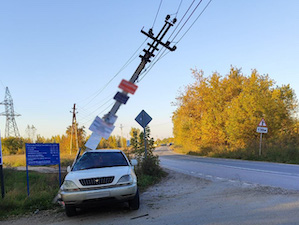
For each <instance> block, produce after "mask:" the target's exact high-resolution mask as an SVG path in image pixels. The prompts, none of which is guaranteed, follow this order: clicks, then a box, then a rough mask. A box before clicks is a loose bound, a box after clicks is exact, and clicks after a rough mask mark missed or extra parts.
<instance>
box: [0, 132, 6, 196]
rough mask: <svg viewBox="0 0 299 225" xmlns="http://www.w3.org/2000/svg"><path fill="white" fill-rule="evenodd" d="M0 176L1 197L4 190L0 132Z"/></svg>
mask: <svg viewBox="0 0 299 225" xmlns="http://www.w3.org/2000/svg"><path fill="white" fill-rule="evenodd" d="M0 177H1V195H2V198H4V196H5V191H4V176H3V158H2V144H1V133H0Z"/></svg>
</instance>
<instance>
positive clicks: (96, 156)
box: [73, 152, 128, 171]
mask: <svg viewBox="0 0 299 225" xmlns="http://www.w3.org/2000/svg"><path fill="white" fill-rule="evenodd" d="M113 166H128V162H127V160H126V159H125V157H124V155H123V154H122V153H121V152H86V153H85V154H84V155H82V156H81V158H80V159H79V160H78V161H77V162H76V163H75V165H74V167H73V171H77V170H86V169H93V168H103V167H113Z"/></svg>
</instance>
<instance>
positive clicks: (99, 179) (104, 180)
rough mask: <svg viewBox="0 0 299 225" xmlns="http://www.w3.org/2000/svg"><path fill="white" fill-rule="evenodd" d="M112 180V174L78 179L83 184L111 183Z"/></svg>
mask: <svg viewBox="0 0 299 225" xmlns="http://www.w3.org/2000/svg"><path fill="white" fill-rule="evenodd" d="M113 180H114V176H112V177H95V178H88V179H81V180H79V181H80V183H81V184H82V185H83V186H91V185H102V184H111V183H112V182H113Z"/></svg>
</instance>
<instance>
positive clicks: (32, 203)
mask: <svg viewBox="0 0 299 225" xmlns="http://www.w3.org/2000/svg"><path fill="white" fill-rule="evenodd" d="M3 173H4V185H5V198H4V199H0V220H3V219H5V218H7V217H9V216H12V215H20V214H26V213H29V212H34V211H36V210H37V209H38V210H45V209H52V208H54V207H55V205H54V204H53V203H52V200H53V198H54V197H55V196H56V194H57V191H58V189H59V178H58V174H42V173H37V172H32V171H30V172H29V183H30V196H29V197H28V196H27V179H26V171H16V170H13V169H4V170H3Z"/></svg>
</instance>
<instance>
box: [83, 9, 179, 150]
mask: <svg viewBox="0 0 299 225" xmlns="http://www.w3.org/2000/svg"><path fill="white" fill-rule="evenodd" d="M169 19H170V15H167V16H166V19H165V24H164V26H163V27H162V29H161V30H160V32H159V33H158V35H157V36H154V33H153V29H152V28H151V29H149V32H148V33H147V32H145V31H143V30H141V33H143V34H145V35H146V36H147V37H148V38H150V39H151V40H152V43H147V44H148V46H149V47H148V49H144V50H143V51H144V55H140V56H139V57H140V58H141V62H140V64H139V66H138V67H137V69H136V70H135V72H134V73H133V75H132V77H131V79H130V80H129V81H125V82H124V83H123V84H122V83H121V84H120V86H121V85H122V87H123V88H121V87H120V86H119V87H120V88H121V89H122V90H123V91H122V92H117V94H116V95H115V96H114V99H115V100H116V102H115V103H114V105H113V106H112V108H111V110H110V111H109V112H108V113H107V114H106V115H104V116H103V118H102V119H101V118H99V117H96V119H95V120H94V121H93V123H92V124H91V126H90V127H89V129H90V130H91V131H93V133H92V134H91V136H90V138H89V139H88V141H87V143H86V144H85V146H86V147H87V148H88V149H95V148H96V147H97V145H98V143H99V142H100V140H101V138H102V137H104V138H105V139H108V137H109V136H110V134H111V132H112V131H113V129H114V126H113V124H114V123H115V121H116V119H117V116H116V113H117V111H118V110H119V107H120V106H121V104H126V102H127V100H128V99H129V97H128V93H131V94H133V93H134V92H135V90H136V88H137V86H136V85H135V84H134V83H135V82H136V80H137V79H138V77H139V75H140V73H141V72H142V70H143V69H144V67H145V65H146V64H147V63H148V62H151V60H150V59H151V57H154V56H155V55H154V52H155V51H158V50H159V49H158V46H159V45H162V46H163V47H165V48H167V49H168V50H170V51H174V50H176V46H173V47H170V46H169V45H170V42H169V41H166V42H165V43H164V42H162V39H163V38H164V37H165V35H166V33H167V32H168V30H169V29H170V28H171V27H172V26H173V25H174V24H175V22H176V18H174V19H173V20H172V21H169ZM132 89H134V90H132Z"/></svg>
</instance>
